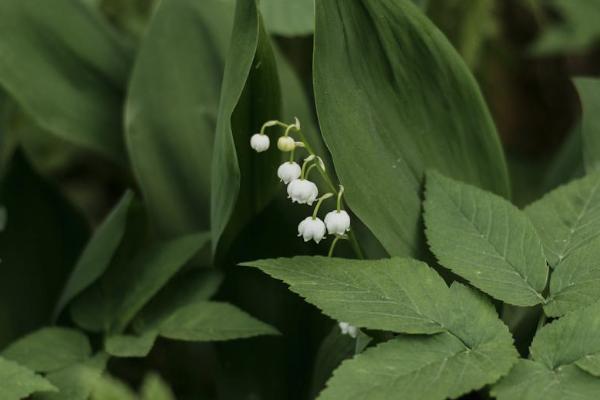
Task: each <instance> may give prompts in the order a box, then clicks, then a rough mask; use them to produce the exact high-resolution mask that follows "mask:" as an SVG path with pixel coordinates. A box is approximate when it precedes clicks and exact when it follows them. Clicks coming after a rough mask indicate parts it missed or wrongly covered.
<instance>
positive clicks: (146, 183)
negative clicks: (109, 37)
mask: <svg viewBox="0 0 600 400" xmlns="http://www.w3.org/2000/svg"><path fill="white" fill-rule="evenodd" d="M232 12H233V6H232V4H230V3H228V2H224V1H219V0H206V1H202V2H198V1H194V0H169V1H163V2H161V3H159V4H158V7H157V9H156V10H155V12H154V16H153V18H152V20H151V23H150V25H149V28H148V31H147V33H146V35H145V38H144V40H143V42H142V45H141V48H140V50H139V54H138V58H137V61H136V64H135V68H134V70H133V75H132V78H131V79H132V80H131V84H130V87H129V93H128V98H127V106H126V139H127V148H128V151H129V155H130V157H131V162H132V165H133V169H134V172H135V174H136V176H137V180H138V182H139V183H140V186H141V189H142V193H143V196H144V199H145V202H146V205H147V208H148V211H149V212H150V214H151V219H152V222H153V224H154V225H155V227H156V228H157V229H158V230H159V232H160V234H161V236H163V237H172V236H176V235H182V234H188V233H193V232H197V231H200V230H206V229H208V228H209V221H208V218H209V215H208V211H207V210H208V208H209V202H210V199H209V196H210V174H211V173H210V165H211V159H212V150H213V140H214V135H215V122H216V114H217V107H218V103H219V92H220V86H221V77H222V74H223V68H224V54H223V53H224V52H225V49H226V46H227V41H228V37H229V32H230V29H231V19H232V17H231V14H232Z"/></svg>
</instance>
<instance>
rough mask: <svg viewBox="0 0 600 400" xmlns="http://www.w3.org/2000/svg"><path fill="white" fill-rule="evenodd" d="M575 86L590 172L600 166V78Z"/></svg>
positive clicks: (576, 82)
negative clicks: (579, 100) (581, 111)
mask: <svg viewBox="0 0 600 400" xmlns="http://www.w3.org/2000/svg"><path fill="white" fill-rule="evenodd" d="M590 3H591V2H590ZM596 7H597V8H598V17H600V6H596ZM595 25H597V23H595ZM599 33H600V30H599ZM599 38H600V35H599ZM575 86H576V87H577V91H578V92H579V98H580V99H581V106H582V109H583V117H582V127H581V130H582V136H583V159H584V161H585V169H586V171H587V172H588V173H589V172H590V171H594V170H597V169H598V168H600V116H599V115H598V113H599V112H600V79H592V78H579V79H575Z"/></svg>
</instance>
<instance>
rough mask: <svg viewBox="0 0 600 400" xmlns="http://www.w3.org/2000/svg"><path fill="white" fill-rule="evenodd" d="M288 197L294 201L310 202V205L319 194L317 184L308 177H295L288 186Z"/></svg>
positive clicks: (299, 202)
mask: <svg viewBox="0 0 600 400" xmlns="http://www.w3.org/2000/svg"><path fill="white" fill-rule="evenodd" d="M287 192H288V197H289V198H290V199H292V202H293V203H298V204H308V205H309V206H310V205H312V203H313V202H314V201H315V200H316V198H317V196H318V195H319V189H318V188H317V185H315V184H314V183H313V182H311V181H309V180H306V179H294V180H293V181H291V182H290V183H289V184H288V187H287Z"/></svg>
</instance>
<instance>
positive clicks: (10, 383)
mask: <svg viewBox="0 0 600 400" xmlns="http://www.w3.org/2000/svg"><path fill="white" fill-rule="evenodd" d="M56 391H57V389H56V387H54V386H53V385H52V384H51V383H50V382H48V381H47V380H46V379H44V378H43V377H42V376H40V375H37V374H35V373H34V372H33V371H31V370H29V369H27V368H25V367H23V366H21V365H19V364H17V363H16V362H13V361H9V360H7V359H5V358H2V357H0V398H1V399H2V400H20V399H24V398H26V397H28V396H30V395H32V394H33V393H36V392H56Z"/></svg>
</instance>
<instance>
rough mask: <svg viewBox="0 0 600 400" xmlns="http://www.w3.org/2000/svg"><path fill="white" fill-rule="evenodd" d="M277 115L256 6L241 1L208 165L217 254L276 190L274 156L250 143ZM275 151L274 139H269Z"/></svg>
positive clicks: (270, 62) (271, 64)
mask: <svg viewBox="0 0 600 400" xmlns="http://www.w3.org/2000/svg"><path fill="white" fill-rule="evenodd" d="M279 112H280V90H279V79H278V76H277V71H276V64H275V59H274V56H273V51H272V49H271V45H270V43H269V38H268V36H267V35H266V33H265V32H264V27H263V24H262V21H261V18H260V15H259V13H258V11H257V9H256V4H255V0H250V1H239V2H237V8H236V13H235V19H234V27H233V33H232V37H231V44H230V47H229V54H228V56H227V62H226V65H225V73H224V76H223V85H222V89H221V99H220V103H219V113H218V118H217V134H216V138H215V145H214V154H213V163H212V180H211V185H212V190H211V230H212V248H213V250H215V249H216V248H217V246H218V245H219V240H220V239H221V237H222V236H223V234H224V232H225V230H226V228H227V227H228V225H229V221H230V219H231V221H235V224H236V225H232V226H231V230H230V231H229V236H233V235H235V234H236V233H237V232H236V231H237V230H238V229H239V228H240V226H243V224H245V223H247V222H248V220H249V219H250V218H251V217H252V216H253V215H255V214H256V213H257V212H259V211H261V210H262V209H263V208H264V207H265V205H266V204H267V202H268V201H269V199H270V197H271V193H272V190H273V189H274V187H275V185H277V183H278V182H277V181H278V179H277V175H276V172H275V171H276V167H277V160H280V158H281V156H280V154H279V152H278V151H276V150H272V151H270V152H269V153H263V154H257V153H255V152H254V151H253V150H252V149H251V148H250V137H251V136H252V135H253V134H254V133H255V132H257V131H258V130H259V129H260V127H261V126H262V124H263V123H264V122H266V121H268V120H271V119H276V118H278V116H279ZM272 141H273V142H274V143H273V146H274V145H275V142H276V136H275V135H273V139H272Z"/></svg>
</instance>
